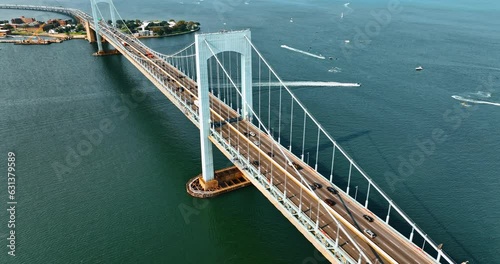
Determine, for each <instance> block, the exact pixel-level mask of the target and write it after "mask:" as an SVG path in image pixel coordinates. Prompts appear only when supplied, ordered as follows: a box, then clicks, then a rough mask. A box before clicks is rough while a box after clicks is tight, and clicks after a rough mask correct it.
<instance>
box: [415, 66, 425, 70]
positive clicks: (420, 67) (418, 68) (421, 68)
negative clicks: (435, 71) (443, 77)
mask: <svg viewBox="0 0 500 264" xmlns="http://www.w3.org/2000/svg"><path fill="white" fill-rule="evenodd" d="M423 69H424V67H422V66H418V67H417V68H415V70H416V71H421V70H423Z"/></svg>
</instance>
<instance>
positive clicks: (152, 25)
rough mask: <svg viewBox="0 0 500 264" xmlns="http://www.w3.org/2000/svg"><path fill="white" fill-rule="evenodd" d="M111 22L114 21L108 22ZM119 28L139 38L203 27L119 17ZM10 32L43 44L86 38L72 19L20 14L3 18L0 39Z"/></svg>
mask: <svg viewBox="0 0 500 264" xmlns="http://www.w3.org/2000/svg"><path fill="white" fill-rule="evenodd" d="M107 23H109V24H111V23H112V22H111V20H109V21H107ZM116 27H117V28H119V29H120V30H121V31H122V32H124V33H126V34H132V35H134V36H135V37H137V38H159V37H169V36H177V35H183V34H190V33H193V32H195V31H198V30H199V29H200V23H199V22H195V21H185V20H179V21H175V20H173V19H170V20H168V21H166V20H153V21H141V20H139V19H135V20H124V21H122V20H118V21H116ZM10 35H14V36H15V35H17V36H27V37H31V38H36V39H38V40H39V42H40V43H42V42H44V41H42V40H41V39H40V36H43V37H50V38H52V39H49V40H48V41H49V42H52V43H54V42H61V41H62V40H68V39H85V38H86V32H85V27H84V26H83V25H82V24H79V23H76V22H75V21H74V20H73V19H68V20H63V19H58V18H55V19H49V20H47V21H45V22H43V21H36V20H35V19H34V18H27V17H24V16H21V17H19V18H12V19H11V20H10V21H9V20H3V21H2V20H0V38H5V37H8V36H10ZM1 42H4V43H12V42H15V41H14V40H9V39H2V40H0V43H1Z"/></svg>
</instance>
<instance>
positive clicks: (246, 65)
mask: <svg viewBox="0 0 500 264" xmlns="http://www.w3.org/2000/svg"><path fill="white" fill-rule="evenodd" d="M248 40H250V30H248V29H247V30H243V31H231V32H218V33H209V34H197V35H195V47H196V72H197V83H198V100H199V101H200V102H199V111H200V113H199V118H200V120H199V122H200V141H201V165H202V175H203V180H204V182H205V183H206V184H207V186H210V182H212V184H215V183H216V181H215V180H214V164H213V157H212V143H211V142H210V140H209V138H208V137H209V135H210V109H209V85H208V60H209V59H210V58H211V57H212V56H214V55H213V54H218V53H221V52H228V51H232V52H236V53H239V54H240V56H241V75H240V76H241V94H242V98H241V100H242V118H243V119H247V120H250V119H251V118H252V112H251V107H252V46H251V44H250V42H249V41H248ZM214 181H215V183H214Z"/></svg>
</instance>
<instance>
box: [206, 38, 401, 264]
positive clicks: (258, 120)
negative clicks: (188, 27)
mask: <svg viewBox="0 0 500 264" xmlns="http://www.w3.org/2000/svg"><path fill="white" fill-rule="evenodd" d="M247 41H248V39H247ZM204 43H205V44H206V45H207V47H208V49H209V50H210V52H211V53H212V55H213V56H214V58H215V59H216V61H217V63H218V64H219V67H220V68H221V69H222V71H223V72H224V74H225V75H226V77H227V78H228V80H229V81H230V82H231V84H232V85H233V87H235V89H236V90H237V92H238V94H239V95H240V96H243V95H242V93H241V91H240V90H239V89H238V87H237V85H236V84H235V83H234V81H233V80H232V78H231V77H230V76H229V73H228V72H227V70H226V69H225V67H224V66H223V64H222V63H221V62H220V60H219V59H218V57H217V56H216V53H215V52H214V51H213V49H212V47H211V45H210V44H209V43H208V42H207V41H206V40H205V41H204ZM261 59H263V58H262V57H261ZM244 103H246V102H244ZM247 106H248V108H249V110H250V111H251V113H252V115H253V116H255V117H256V120H257V122H259V123H261V126H262V127H263V128H264V130H265V132H266V133H267V134H268V135H270V131H269V130H268V128H267V127H266V126H265V125H264V124H263V123H262V121H261V120H260V118H259V117H258V116H257V115H256V114H255V112H254V111H253V106H250V105H247ZM273 144H274V143H273ZM277 147H278V150H279V151H280V152H281V154H282V155H283V156H284V157H285V159H286V161H287V164H286V165H285V166H286V167H291V168H293V170H294V171H295V173H296V174H297V175H298V176H299V177H300V179H301V181H303V182H307V181H306V180H305V179H304V178H303V176H302V174H301V173H300V172H299V171H298V170H297V168H296V167H295V166H289V164H293V163H292V162H291V161H290V159H289V158H288V156H287V155H286V154H285V150H283V149H282V147H281V145H278V146H277ZM287 179H288V177H285V181H286V180H287ZM286 186H287V184H286V183H285V193H284V197H286V196H285V195H286V190H287V189H286ZM303 186H304V185H303ZM304 187H306V189H308V191H309V194H310V195H312V196H313V197H315V198H316V200H317V201H318V206H319V204H321V205H322V206H323V208H324V209H326V212H327V213H328V215H329V216H330V217H331V218H332V219H333V220H334V221H335V222H336V224H337V225H339V226H341V229H342V231H343V232H344V233H345V235H346V237H347V238H348V239H349V240H350V241H351V242H352V244H353V245H354V247H355V248H356V249H357V250H358V252H359V254H360V255H361V256H362V257H363V259H365V260H366V261H368V262H369V263H370V260H369V258H368V257H367V256H366V255H365V254H364V252H363V251H362V250H361V249H360V248H359V246H358V244H357V242H356V241H355V240H354V239H353V238H352V237H351V236H350V235H349V234H348V233H347V231H346V230H345V229H344V227H343V226H342V225H340V222H339V219H337V217H339V218H340V215H338V213H336V212H335V214H336V215H337V217H334V216H333V215H332V214H331V212H330V210H329V208H328V206H327V205H326V204H325V202H323V201H322V200H321V199H320V198H319V197H318V196H317V194H316V193H315V192H313V190H312V189H311V187H310V186H309V185H305V186H304ZM341 220H343V219H341ZM346 223H347V226H349V225H351V224H350V223H348V222H346V221H345V220H344V224H346ZM353 230H355V233H356V232H357V233H358V235H360V236H361V237H363V238H365V242H368V244H370V245H371V246H372V247H375V248H378V246H376V245H375V244H374V243H373V242H372V241H370V240H368V239H367V238H366V237H365V236H364V235H363V234H361V232H359V231H358V230H357V229H354V228H353V227H352V229H351V231H353ZM378 249H379V251H380V252H379V253H380V254H385V257H386V259H389V260H391V261H392V263H397V262H396V261H395V260H394V259H392V257H390V256H389V255H387V253H385V252H383V251H382V250H380V248H378Z"/></svg>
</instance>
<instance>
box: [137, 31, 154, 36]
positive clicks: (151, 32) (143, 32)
mask: <svg viewBox="0 0 500 264" xmlns="http://www.w3.org/2000/svg"><path fill="white" fill-rule="evenodd" d="M137 32H138V33H139V36H141V37H149V36H153V31H151V30H138V31H137Z"/></svg>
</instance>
